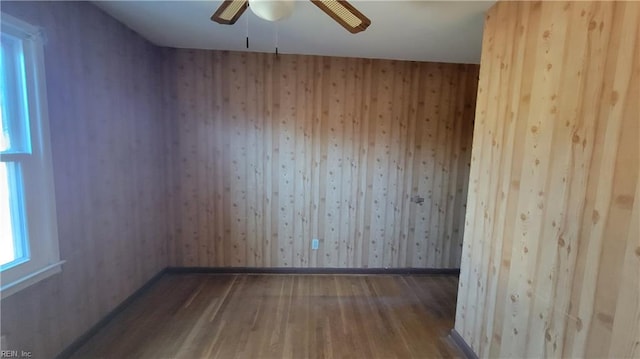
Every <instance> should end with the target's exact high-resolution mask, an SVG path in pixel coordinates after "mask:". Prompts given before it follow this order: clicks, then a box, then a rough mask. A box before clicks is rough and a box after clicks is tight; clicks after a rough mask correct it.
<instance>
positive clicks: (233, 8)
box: [211, 0, 249, 25]
mask: <svg viewBox="0 0 640 359" xmlns="http://www.w3.org/2000/svg"><path fill="white" fill-rule="evenodd" d="M247 7H249V0H224V2H223V3H222V5H220V7H218V10H216V12H215V13H214V14H213V15H212V16H211V20H212V21H215V22H217V23H218V24H224V25H232V24H235V22H236V21H237V20H238V19H239V18H240V15H242V13H243V12H244V11H245V10H247Z"/></svg>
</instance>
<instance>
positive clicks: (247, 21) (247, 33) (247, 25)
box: [245, 3, 249, 49]
mask: <svg viewBox="0 0 640 359" xmlns="http://www.w3.org/2000/svg"><path fill="white" fill-rule="evenodd" d="M247 7H249V3H247ZM245 18H246V22H245V24H246V31H245V32H246V34H245V35H246V36H247V49H248V48H249V16H245Z"/></svg>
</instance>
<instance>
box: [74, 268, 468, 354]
mask: <svg viewBox="0 0 640 359" xmlns="http://www.w3.org/2000/svg"><path fill="white" fill-rule="evenodd" d="M457 283H458V278H457V276H453V275H452V276H449V275H446V276H444V275H273V274H264V275H263V274H260V275H251V274H241V275H240V274H238V275H235V274H224V275H222V274H167V275H165V276H164V277H163V278H162V279H160V280H159V281H158V283H156V284H155V285H154V286H153V287H151V288H150V289H149V290H148V291H147V292H146V293H145V294H144V295H142V296H141V297H140V298H138V299H137V300H136V301H134V302H133V303H132V304H131V305H130V306H129V307H128V308H126V309H125V310H124V311H123V312H122V313H120V314H118V315H117V316H116V317H115V318H114V319H113V320H112V321H111V322H109V324H107V325H106V326H105V327H104V328H103V329H101V330H100V331H99V332H98V333H97V334H96V335H95V336H94V337H93V338H91V339H90V340H89V341H88V342H87V343H86V344H85V345H84V346H83V347H81V348H80V349H79V350H78V351H77V352H76V353H75V354H74V355H73V358H354V357H358V358H360V357H362V358H426V357H456V356H458V353H457V352H456V351H455V350H454V349H452V348H451V347H450V346H449V345H448V344H447V343H446V342H445V340H444V337H446V335H447V334H448V331H449V329H451V328H452V327H453V321H454V317H455V305H456V291H457Z"/></svg>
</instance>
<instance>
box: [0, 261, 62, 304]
mask: <svg viewBox="0 0 640 359" xmlns="http://www.w3.org/2000/svg"><path fill="white" fill-rule="evenodd" d="M64 262H65V261H59V262H57V263H53V264H50V265H48V266H46V267H44V268H42V269H40V270H38V271H35V272H33V273H31V274H29V275H26V276H24V277H22V278H20V279H18V280H15V281H13V282H11V283H6V284H5V283H2V287H0V293H1V294H2V299H4V298H6V297H8V296H10V295H12V294H15V293H17V292H19V291H21V290H23V289H25V288H27V287H29V286H31V285H33V284H36V283H38V282H39V281H41V280H43V279H45V278H49V277H50V276H52V275H54V274H56V273H60V272H61V271H62V265H63V264H64Z"/></svg>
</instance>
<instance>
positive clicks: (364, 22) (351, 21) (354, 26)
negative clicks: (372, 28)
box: [311, 0, 371, 34]
mask: <svg viewBox="0 0 640 359" xmlns="http://www.w3.org/2000/svg"><path fill="white" fill-rule="evenodd" d="M311 2H313V3H314V4H316V6H317V7H319V8H320V9H321V10H322V11H324V12H325V13H326V14H327V15H329V16H331V18H333V19H334V20H335V21H337V22H338V23H339V24H340V25H342V27H344V28H345V29H347V31H349V32H351V33H353V34H355V33H357V32H360V31H364V30H366V29H367V27H368V26H369V25H371V20H369V18H368V17H366V16H364V15H363V14H362V13H361V12H360V11H358V10H357V9H356V8H355V7H353V6H352V5H351V4H349V3H348V2H347V1H345V0H311Z"/></svg>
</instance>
